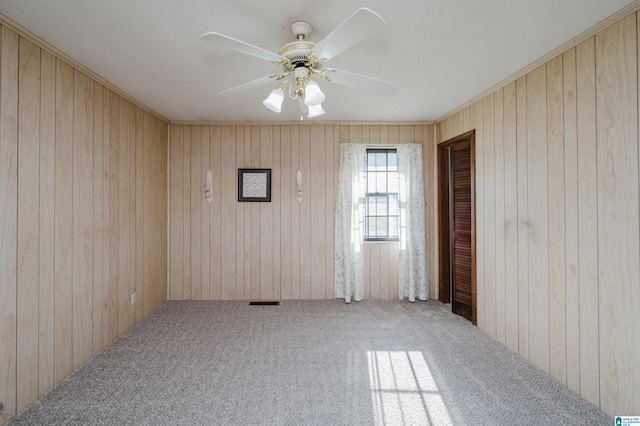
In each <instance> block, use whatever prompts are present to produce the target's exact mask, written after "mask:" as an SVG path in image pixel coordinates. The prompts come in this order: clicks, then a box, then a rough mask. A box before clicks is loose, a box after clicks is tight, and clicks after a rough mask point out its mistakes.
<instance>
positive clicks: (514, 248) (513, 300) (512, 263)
mask: <svg viewBox="0 0 640 426" xmlns="http://www.w3.org/2000/svg"><path fill="white" fill-rule="evenodd" d="M503 120H504V124H503V127H504V133H503V138H504V139H503V144H504V238H505V240H504V246H505V248H504V251H505V252H504V254H505V262H504V263H505V317H506V327H505V344H506V345H507V346H508V347H509V348H510V349H511V350H513V351H514V352H518V319H519V318H518V285H517V283H518V170H517V164H518V152H517V142H516V141H517V139H516V131H517V126H516V84H515V82H513V83H511V84H508V85H506V86H505V88H504V116H503Z"/></svg>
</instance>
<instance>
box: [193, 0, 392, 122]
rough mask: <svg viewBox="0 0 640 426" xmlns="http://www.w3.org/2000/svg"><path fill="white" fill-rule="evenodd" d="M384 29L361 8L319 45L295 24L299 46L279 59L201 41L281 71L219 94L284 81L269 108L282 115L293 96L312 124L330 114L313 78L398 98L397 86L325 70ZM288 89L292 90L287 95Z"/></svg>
mask: <svg viewBox="0 0 640 426" xmlns="http://www.w3.org/2000/svg"><path fill="white" fill-rule="evenodd" d="M383 25H384V19H382V18H381V17H380V15H378V14H377V13H375V12H374V11H372V10H370V9H367V8H361V9H359V10H357V11H356V12H355V13H354V14H353V15H351V16H350V17H349V18H347V20H345V21H344V22H343V23H342V24H340V25H339V26H338V27H337V28H336V29H334V30H333V31H332V32H331V33H329V34H328V35H327V36H326V37H325V38H324V39H322V40H321V41H320V42H319V43H317V44H316V43H313V42H310V41H307V40H306V37H307V36H308V35H309V33H310V32H311V25H310V24H309V23H307V22H304V21H298V22H294V23H292V24H291V26H290V27H289V29H290V31H291V34H292V35H293V36H294V37H295V38H296V41H293V42H291V43H287V44H285V45H284V46H282V48H281V49H280V50H279V51H278V53H273V52H270V51H268V50H265V49H262V48H260V47H257V46H254V45H252V44H249V43H245V42H243V41H240V40H237V39H235V38H232V37H229V36H226V35H224V34H220V33H217V32H210V33H206V34H203V35H202V36H200V39H201V40H203V41H206V42H208V43H212V44H214V45H216V46H220V47H224V48H227V49H231V50H235V51H238V52H241V53H244V54H247V55H250V56H254V57H256V58H260V59H264V60H267V61H270V62H272V63H273V64H275V65H278V66H279V67H280V72H278V73H274V74H271V75H268V76H265V77H261V78H258V79H257V80H253V81H249V82H247V83H244V84H241V85H239V86H235V87H232V88H230V89H227V90H223V91H222V92H220V94H221V95H231V94H234V93H240V92H242V91H244V90H249V89H253V88H255V87H259V86H262V85H264V84H267V83H269V82H271V81H281V83H280V84H278V86H277V87H276V88H275V89H274V90H273V91H272V92H271V94H270V95H269V96H268V97H267V98H266V99H265V100H264V102H263V103H264V105H265V106H266V107H267V108H269V109H271V110H272V111H275V112H278V113H279V112H280V111H281V107H282V102H283V100H284V97H285V94H288V96H289V98H290V99H298V101H299V105H300V108H301V111H302V112H303V113H305V112H306V113H308V118H313V117H317V116H320V115H322V114H324V113H325V111H324V109H323V108H322V102H324V100H325V95H324V93H323V92H322V90H321V89H320V86H319V85H318V83H317V82H316V81H315V80H314V79H313V77H314V76H317V77H319V78H320V79H322V80H325V81H328V82H332V83H336V84H340V85H343V86H347V87H352V88H356V89H360V90H364V91H367V92H370V93H375V94H378V95H381V96H391V95H392V94H393V93H394V92H395V90H396V89H397V88H398V85H397V84H395V83H390V82H388V81H383V80H379V79H376V78H373V77H367V76H364V75H360V74H355V73H352V72H348V71H343V70H338V69H335V68H326V67H325V63H326V62H328V61H329V60H330V59H332V58H334V57H335V56H336V55H338V54H339V53H341V52H342V51H344V50H346V49H348V48H349V47H351V46H353V45H354V44H356V43H358V42H359V41H361V40H364V39H365V38H367V37H369V36H371V35H372V34H374V33H375V32H377V31H378V30H380V29H381V28H382V26H383ZM287 85H289V87H288V92H287ZM301 119H302V117H301Z"/></svg>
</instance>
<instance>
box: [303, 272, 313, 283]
mask: <svg viewBox="0 0 640 426" xmlns="http://www.w3.org/2000/svg"><path fill="white" fill-rule="evenodd" d="M304 282H305V283H310V282H311V275H309V274H304Z"/></svg>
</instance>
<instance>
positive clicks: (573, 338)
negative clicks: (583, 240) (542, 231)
mask: <svg viewBox="0 0 640 426" xmlns="http://www.w3.org/2000/svg"><path fill="white" fill-rule="evenodd" d="M562 70H563V88H564V105H563V113H564V115H563V118H564V185H565V189H564V193H565V221H564V223H565V235H566V236H565V249H566V250H565V279H566V296H565V297H566V299H565V300H566V304H567V305H566V310H567V319H566V321H567V332H566V333H567V343H566V345H567V386H568V387H569V389H571V390H572V391H574V392H576V393H579V392H580V287H579V286H580V275H579V269H578V262H579V244H580V240H579V238H578V220H579V214H578V127H577V126H578V118H577V105H576V49H575V48H574V49H570V50H568V51H567V52H565V53H564V54H563V55H562Z"/></svg>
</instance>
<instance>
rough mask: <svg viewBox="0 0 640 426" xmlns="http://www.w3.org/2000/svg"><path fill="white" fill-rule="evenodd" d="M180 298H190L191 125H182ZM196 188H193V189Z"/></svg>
mask: <svg viewBox="0 0 640 426" xmlns="http://www.w3.org/2000/svg"><path fill="white" fill-rule="evenodd" d="M182 147H183V149H184V152H183V153H182V157H181V158H182V173H183V175H182V191H183V198H182V224H181V226H182V228H183V229H182V235H183V237H182V253H183V255H182V256H183V257H182V271H183V273H184V276H183V277H182V298H183V299H190V298H191V191H192V188H191V185H190V181H191V179H190V176H191V127H190V126H183V127H182ZM195 190H196V188H193V191H195Z"/></svg>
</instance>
